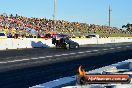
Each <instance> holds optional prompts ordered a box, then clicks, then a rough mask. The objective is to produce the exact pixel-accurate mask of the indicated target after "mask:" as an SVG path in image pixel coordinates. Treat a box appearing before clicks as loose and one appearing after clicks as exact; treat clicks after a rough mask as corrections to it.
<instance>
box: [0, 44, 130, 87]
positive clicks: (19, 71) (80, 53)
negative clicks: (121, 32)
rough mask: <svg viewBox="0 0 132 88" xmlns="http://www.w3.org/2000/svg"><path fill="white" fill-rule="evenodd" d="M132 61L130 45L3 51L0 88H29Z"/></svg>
mask: <svg viewBox="0 0 132 88" xmlns="http://www.w3.org/2000/svg"><path fill="white" fill-rule="evenodd" d="M130 58H132V45H131V44H128V45H127V44H123V45H122V44H118V45H115V44H114V45H97V46H82V47H80V48H79V49H70V50H65V49H55V48H51V49H48V48H35V49H24V50H8V51H0V88H28V87H31V86H34V85H37V84H41V83H44V82H48V81H51V80H55V79H58V78H61V77H65V76H73V75H75V74H76V72H77V69H78V67H79V66H80V65H83V67H84V68H85V69H86V70H87V71H88V70H92V69H96V68H99V67H102V66H106V65H110V64H113V63H116V62H119V61H123V60H126V59H130Z"/></svg>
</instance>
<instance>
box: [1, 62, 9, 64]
mask: <svg viewBox="0 0 132 88" xmlns="http://www.w3.org/2000/svg"><path fill="white" fill-rule="evenodd" d="M6 63H8V62H0V64H6Z"/></svg>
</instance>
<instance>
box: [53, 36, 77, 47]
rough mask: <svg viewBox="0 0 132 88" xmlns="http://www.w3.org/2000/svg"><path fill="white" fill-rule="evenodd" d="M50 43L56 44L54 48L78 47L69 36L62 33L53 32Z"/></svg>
mask: <svg viewBox="0 0 132 88" xmlns="http://www.w3.org/2000/svg"><path fill="white" fill-rule="evenodd" d="M52 44H54V45H55V46H56V48H65V49H71V48H79V44H78V43H77V42H74V41H72V40H71V39H70V38H69V36H67V35H64V34H55V35H53V37H52Z"/></svg>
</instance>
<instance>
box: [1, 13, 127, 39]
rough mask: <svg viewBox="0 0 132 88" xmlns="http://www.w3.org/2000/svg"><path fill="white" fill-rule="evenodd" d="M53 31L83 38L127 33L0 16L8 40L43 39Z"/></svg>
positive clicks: (108, 28)
mask: <svg viewBox="0 0 132 88" xmlns="http://www.w3.org/2000/svg"><path fill="white" fill-rule="evenodd" d="M54 24H55V30H56V31H57V32H59V33H66V34H68V35H70V36H85V35H86V34H88V33H102V34H104V35H103V36H106V35H107V36H110V35H111V34H112V33H115V34H116V33H117V34H118V33H125V34H126V33H128V32H127V31H124V30H121V29H117V28H115V27H108V26H104V25H96V24H86V23H79V22H68V21H64V20H57V21H56V22H55V23H54V21H53V20H50V19H46V18H33V17H31V18H28V17H24V16H19V15H17V14H16V15H15V16H13V15H12V14H11V15H7V14H1V15H0V32H1V31H4V32H5V33H6V35H7V36H8V38H12V37H23V38H25V37H26V38H33V37H38V38H40V37H43V36H45V34H47V33H49V32H51V31H53V30H54Z"/></svg>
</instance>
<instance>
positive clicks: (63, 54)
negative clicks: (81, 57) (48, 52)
mask: <svg viewBox="0 0 132 88" xmlns="http://www.w3.org/2000/svg"><path fill="white" fill-rule="evenodd" d="M61 55H63V56H67V55H69V54H61Z"/></svg>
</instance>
